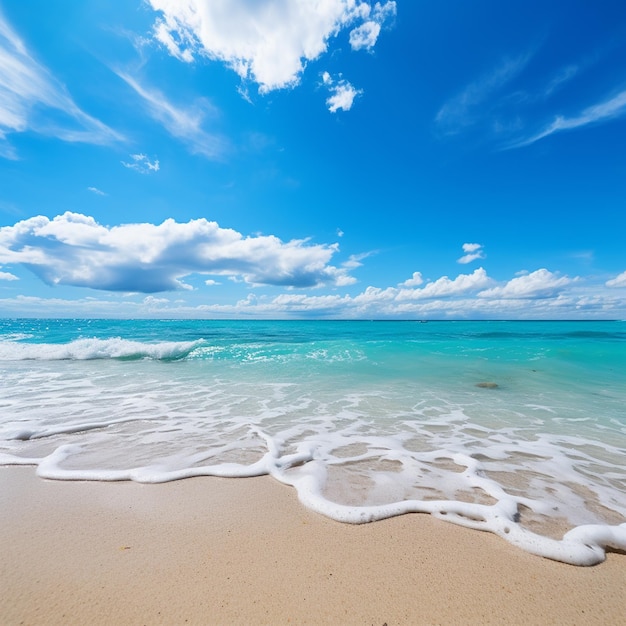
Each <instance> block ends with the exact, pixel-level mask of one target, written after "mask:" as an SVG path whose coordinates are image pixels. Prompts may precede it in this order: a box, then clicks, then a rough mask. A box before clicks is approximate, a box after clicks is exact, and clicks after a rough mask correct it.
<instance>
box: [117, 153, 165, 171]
mask: <svg viewBox="0 0 626 626" xmlns="http://www.w3.org/2000/svg"><path fill="white" fill-rule="evenodd" d="M130 158H131V159H132V161H122V162H121V163H122V165H123V166H124V167H127V168H128V169H130V170H135V171H136V172H139V173H140V174H153V173H155V172H158V171H159V169H161V166H160V165H159V160H158V159H155V160H154V161H150V159H149V158H148V157H147V156H146V155H145V154H131V155H130Z"/></svg>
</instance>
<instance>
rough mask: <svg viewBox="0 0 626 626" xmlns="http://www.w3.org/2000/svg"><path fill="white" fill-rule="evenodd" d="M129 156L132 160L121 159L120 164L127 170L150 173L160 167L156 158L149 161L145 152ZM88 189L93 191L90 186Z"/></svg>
mask: <svg viewBox="0 0 626 626" xmlns="http://www.w3.org/2000/svg"><path fill="white" fill-rule="evenodd" d="M130 158H131V159H132V161H122V162H121V163H122V165H123V166H124V167H127V168H128V169H129V170H135V171H136V172H139V173H140V174H151V173H153V172H158V171H159V169H161V167H160V165H159V161H158V159H155V160H154V161H150V159H149V158H148V157H147V156H146V155H145V154H131V155H130ZM89 189H91V190H92V191H93V189H92V188H91V187H90V188H89ZM96 193H97V192H96Z"/></svg>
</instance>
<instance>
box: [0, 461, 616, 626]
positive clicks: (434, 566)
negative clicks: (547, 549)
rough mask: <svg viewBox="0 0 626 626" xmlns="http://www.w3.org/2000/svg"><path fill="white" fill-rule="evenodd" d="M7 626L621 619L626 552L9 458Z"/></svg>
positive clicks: (259, 484) (213, 485)
mask: <svg viewBox="0 0 626 626" xmlns="http://www.w3.org/2000/svg"><path fill="white" fill-rule="evenodd" d="M0 532H1V535H0V542H1V543H0V549H1V553H0V557H1V558H0V590H1V591H0V623H1V624H2V625H3V626H5V625H12V624H46V625H51V624H64V625H65V624H116V625H117V624H374V625H378V626H382V625H383V624H387V625H388V626H392V625H393V624H621V623H624V622H623V620H624V616H626V555H625V554H619V553H610V554H609V555H608V558H607V560H606V561H605V562H604V563H602V564H601V565H598V566H595V567H590V568H580V567H574V566H571V565H564V564H561V563H557V562H554V561H549V560H547V559H542V558H540V557H536V556H532V555H529V554H526V553H524V552H522V551H520V550H519V549H517V548H514V547H512V546H510V545H509V544H507V543H506V542H505V541H503V540H502V539H500V538H498V537H496V536H494V535H491V534H487V533H481V532H478V531H472V530H468V529H465V528H461V527H458V526H454V525H452V524H449V523H446V522H442V521H440V520H436V519H433V518H431V517H430V516H427V515H404V516H402V517H398V518H394V519H390V520H386V521H383V522H376V523H374V524H366V525H363V526H350V525H345V524H341V523H338V522H335V521H332V520H329V519H326V518H324V517H321V516H320V515H317V514H315V513H312V512H310V511H308V510H306V509H305V508H304V507H303V506H302V505H301V504H300V503H299V502H298V500H297V495H296V493H295V491H294V490H293V489H290V488H289V487H286V486H284V485H281V484H279V483H277V482H275V481H273V480H272V479H271V478H267V477H264V478H255V479H220V478H195V479H191V480H185V481H179V482H174V483H167V484H162V485H140V484H134V483H89V482H61V481H47V480H42V479H40V478H38V477H37V476H36V475H35V471H34V468H19V467H12V468H0Z"/></svg>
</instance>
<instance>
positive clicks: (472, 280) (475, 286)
mask: <svg viewBox="0 0 626 626" xmlns="http://www.w3.org/2000/svg"><path fill="white" fill-rule="evenodd" d="M492 283H493V281H492V279H491V278H489V276H487V272H486V271H485V270H484V269H483V268H482V267H479V268H478V269H477V270H475V271H474V272H473V273H472V274H459V275H458V276H457V277H456V278H455V279H453V280H451V279H450V278H448V277H447V276H442V277H441V278H438V279H437V280H435V281H433V282H430V283H428V284H427V285H425V286H424V287H422V288H419V289H403V290H401V291H400V293H399V294H398V299H400V300H419V299H424V298H448V297H450V296H458V295H460V294H464V293H468V292H471V291H477V290H479V289H484V288H485V287H487V286H488V285H491V284H492Z"/></svg>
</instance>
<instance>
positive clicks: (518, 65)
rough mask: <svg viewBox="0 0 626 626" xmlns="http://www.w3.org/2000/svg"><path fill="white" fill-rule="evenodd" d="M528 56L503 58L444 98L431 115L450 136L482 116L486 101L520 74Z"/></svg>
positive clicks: (487, 108) (485, 108)
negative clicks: (462, 88) (474, 79)
mask: <svg viewBox="0 0 626 626" xmlns="http://www.w3.org/2000/svg"><path fill="white" fill-rule="evenodd" d="M531 56H532V55H530V54H526V55H521V56H519V57H517V58H514V59H510V58H505V59H503V60H502V61H501V62H500V63H499V64H498V65H497V66H496V67H495V68H494V69H493V70H492V71H491V72H489V73H487V74H485V75H483V76H482V77H481V78H479V79H478V80H476V81H474V82H472V83H470V84H469V85H467V87H465V89H464V90H463V91H462V92H461V93H460V94H458V95H457V96H455V97H453V98H451V99H450V100H448V101H447V102H446V103H445V104H444V105H443V106H442V107H441V108H440V109H439V111H438V112H437V115H436V117H435V122H436V123H437V125H438V127H439V129H440V130H441V131H442V132H443V133H444V134H450V135H453V134H456V133H458V132H460V131H461V130H463V129H465V128H467V127H468V126H472V125H474V124H475V123H476V122H477V121H478V120H479V119H482V118H483V117H484V116H485V115H486V113H487V112H488V111H489V110H490V107H489V106H488V102H489V100H490V99H491V98H492V97H493V96H494V94H497V93H498V92H499V91H500V90H501V89H502V88H503V87H504V86H505V85H507V84H508V83H509V82H510V81H511V80H513V79H514V78H515V77H517V76H518V75H519V74H520V72H521V71H522V70H523V69H524V68H525V67H526V65H527V64H528V61H529V60H530V59H531ZM486 105H487V106H486Z"/></svg>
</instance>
